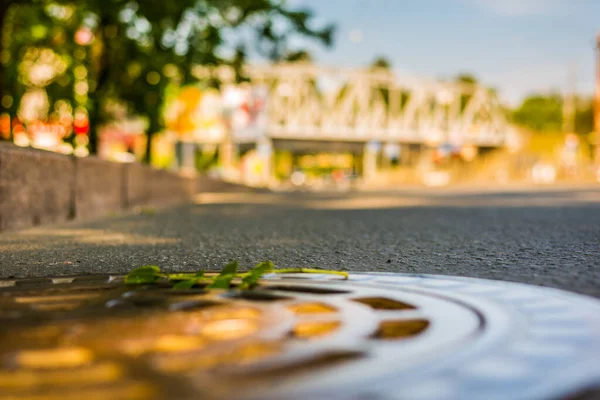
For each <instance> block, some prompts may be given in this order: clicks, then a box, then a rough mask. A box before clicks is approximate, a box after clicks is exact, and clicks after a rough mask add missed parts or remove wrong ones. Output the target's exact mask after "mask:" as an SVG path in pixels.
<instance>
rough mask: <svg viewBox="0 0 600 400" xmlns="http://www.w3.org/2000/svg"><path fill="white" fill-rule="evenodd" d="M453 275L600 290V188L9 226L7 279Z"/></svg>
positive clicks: (365, 196)
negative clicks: (201, 273)
mask: <svg viewBox="0 0 600 400" xmlns="http://www.w3.org/2000/svg"><path fill="white" fill-rule="evenodd" d="M231 259H238V260H239V261H240V263H241V264H242V266H244V267H248V266H251V265H253V263H256V262H258V261H262V260H265V259H271V260H273V261H274V262H275V263H276V264H277V265H278V266H286V267H291V266H303V267H309V266H310V267H321V268H331V269H347V270H356V271H393V272H407V273H427V274H449V275H462V276H470V277H481V278H491V279H502V280H508V281H517V282H524V283H531V284H540V285H546V286H551V287H557V288H563V289H567V290H572V291H576V292H580V293H586V294H589V295H593V296H596V297H600V187H595V188H579V189H562V190H558V189H534V190H514V191H502V192H499V191H497V192H475V191H469V190H459V189H444V190H434V191H427V190H424V189H411V190H408V189H407V190H404V191H401V190H399V191H393V192H392V191H390V192H377V193H366V192H356V193H348V194H344V193H334V194H325V193H319V194H306V193H297V194H278V193H276V194H269V193H252V194H250V193H229V194H205V195H200V196H199V197H198V200H197V204H193V205H187V206H182V207H178V208H173V209H167V210H158V211H155V210H143V211H142V212H140V213H138V214H136V215H125V216H116V217H109V218H105V219H103V220H99V221H91V222H88V223H69V224H63V225H55V226H46V227H41V228H36V229H31V230H26V231H21V232H8V233H3V234H0V277H2V278H8V277H9V276H15V277H22V276H48V275H68V274H84V273H107V272H115V273H119V272H120V273H122V272H126V271H128V270H130V269H131V268H133V267H136V266H140V265H145V264H156V265H160V266H162V267H164V268H168V269H170V270H186V271H187V270H197V269H200V268H211V269H214V268H218V267H220V266H222V265H223V264H224V263H226V262H227V261H228V260H231Z"/></svg>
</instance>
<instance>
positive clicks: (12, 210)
mask: <svg viewBox="0 0 600 400" xmlns="http://www.w3.org/2000/svg"><path fill="white" fill-rule="evenodd" d="M248 190H251V189H249V188H247V187H245V186H242V185H235V184H230V183H224V182H221V181H219V180H216V179H212V178H207V177H202V176H201V177H191V176H183V175H181V174H179V173H176V172H171V171H166V170H159V169H155V168H152V167H149V166H147V165H142V164H137V163H133V164H120V163H114V162H110V161H106V160H102V159H99V158H96V157H86V158H74V157H71V156H65V155H60V154H55V153H51V152H47V151H43V150H36V149H31V148H21V147H17V146H15V145H13V144H10V143H2V142H0V232H1V231H7V230H13V229H23V228H28V227H32V226H37V225H42V224H47V223H57V222H64V221H67V220H85V219H90V218H99V217H103V216H107V215H112V214H115V213H119V212H123V211H127V210H131V209H134V208H138V207H165V206H172V205H176V204H183V203H186V202H191V201H192V200H193V197H194V195H195V194H196V193H198V192H215V191H229V192H231V191H235V192H241V191H248Z"/></svg>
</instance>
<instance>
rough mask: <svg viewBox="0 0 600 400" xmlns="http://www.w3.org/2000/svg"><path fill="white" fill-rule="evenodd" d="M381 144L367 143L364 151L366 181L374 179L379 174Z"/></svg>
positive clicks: (364, 175)
mask: <svg viewBox="0 0 600 400" xmlns="http://www.w3.org/2000/svg"><path fill="white" fill-rule="evenodd" d="M378 153H379V145H378V144H375V143H367V144H365V149H364V152H363V179H364V180H365V182H369V181H371V180H373V179H374V178H375V177H376V176H377V156H378Z"/></svg>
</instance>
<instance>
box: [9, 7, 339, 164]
mask: <svg viewBox="0 0 600 400" xmlns="http://www.w3.org/2000/svg"><path fill="white" fill-rule="evenodd" d="M8 5H12V7H11V12H13V14H12V16H10V17H8V18H6V28H7V29H3V22H4V20H5V19H4V18H2V15H3V14H2V13H0V32H2V31H4V34H5V35H4V36H5V37H4V39H5V40H4V41H2V42H5V41H6V42H8V49H7V50H8V52H4V53H6V54H7V55H6V56H5V54H3V57H2V58H3V61H4V63H3V64H4V65H5V67H6V73H5V74H3V73H2V68H1V67H0V82H2V81H3V75H4V76H5V77H6V79H5V80H6V81H8V82H9V83H10V85H11V87H9V88H7V89H9V91H10V93H11V95H13V96H14V97H15V101H14V102H13V104H19V101H20V98H21V96H22V95H23V93H24V92H25V89H26V87H27V85H26V84H25V83H24V82H23V81H22V80H19V76H18V66H19V65H20V60H22V56H23V52H25V51H26V50H27V49H28V48H37V47H46V48H51V49H52V50H53V51H55V52H58V53H59V54H60V55H61V57H64V58H65V60H66V61H67V62H68V68H67V70H66V71H65V72H64V73H63V74H61V76H60V77H57V78H56V79H54V80H53V81H52V82H50V83H47V84H45V85H43V87H44V88H45V89H46V90H47V91H48V94H49V96H50V97H51V98H52V99H51V101H56V100H58V99H63V98H65V97H66V98H68V99H69V100H73V101H71V103H72V105H73V106H75V104H78V105H83V106H85V107H86V108H87V109H88V111H89V117H90V123H91V124H92V125H93V126H92V135H91V137H90V144H91V145H92V146H93V145H94V143H95V135H94V133H95V130H96V128H97V126H98V125H99V124H102V123H104V122H106V121H107V120H108V119H110V118H111V117H110V115H108V114H107V113H106V112H105V110H106V106H107V104H109V103H111V102H113V103H114V102H115V101H119V102H123V103H125V104H126V105H127V106H128V108H129V112H130V113H132V114H135V115H141V116H145V117H146V118H147V120H148V132H147V133H148V135H149V146H148V151H147V157H149V155H150V145H151V138H152V134H153V133H155V132H157V131H160V130H161V129H162V128H163V120H162V117H161V115H162V112H161V111H162V101H163V98H164V96H163V94H164V92H165V90H166V89H167V87H168V86H169V85H172V84H177V85H179V84H187V83H190V82H192V81H194V80H195V79H196V78H194V76H193V68H194V66H195V65H221V64H229V65H232V66H234V67H236V68H237V69H239V68H240V67H241V66H242V64H243V62H244V59H245V57H246V55H247V54H248V52H250V51H257V52H259V53H260V54H262V55H264V56H267V57H269V58H270V59H272V60H281V59H282V58H283V57H285V55H286V54H290V51H289V49H288V47H289V46H288V45H289V43H290V42H291V41H292V39H294V37H295V36H303V37H308V38H312V39H315V40H316V41H318V42H320V43H323V44H325V45H329V44H331V42H332V38H333V31H334V29H333V26H324V27H321V28H314V23H313V15H312V13H311V12H310V11H308V10H303V9H293V8H291V7H289V6H287V5H286V4H285V3H284V2H281V1H278V0H177V1H164V0H53V1H43V0H18V1H17V0H12V1H11V0H8V1H7V0H3V2H2V5H0V11H4V10H6V8H7V6H8ZM58 6H61V7H63V6H64V7H67V8H66V9H68V14H70V15H69V16H68V18H66V17H65V13H64V12H63V11H64V8H63V9H61V10H62V11H60V12H57V11H56V10H58V9H57V8H56V7H58ZM82 26H84V27H86V28H89V29H90V30H91V32H92V33H93V37H94V39H93V42H92V43H91V44H86V45H81V44H77V43H75V39H74V37H75V32H76V31H77V30H78V29H79V28H80V27H82ZM249 32H254V37H253V38H252V37H251V35H249V34H248V33H249ZM249 36H250V37H249ZM226 38H227V40H225V39H226ZM250 43H252V44H254V45H255V49H250V48H249V44H250ZM232 52H233V55H230V54H231V53H232ZM0 53H3V52H2V47H1V46H0ZM77 65H83V66H85V67H86V68H87V69H88V76H87V81H88V84H89V92H88V94H87V95H86V96H75V95H74V94H73V92H74V90H73V89H74V87H73V84H74V82H75V79H74V77H73V71H74V68H75V67H76V66H77ZM3 94H4V93H2V87H1V85H0V98H1V97H2V95H3ZM10 111H11V113H13V114H14V111H15V110H10Z"/></svg>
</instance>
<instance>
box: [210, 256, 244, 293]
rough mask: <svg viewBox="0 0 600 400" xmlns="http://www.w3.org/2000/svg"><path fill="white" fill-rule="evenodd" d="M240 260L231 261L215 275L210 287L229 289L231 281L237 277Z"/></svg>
mask: <svg viewBox="0 0 600 400" xmlns="http://www.w3.org/2000/svg"><path fill="white" fill-rule="evenodd" d="M237 268H238V262H237V261H233V262H230V263H229V264H227V265H226V266H225V268H223V270H222V271H221V273H220V274H219V275H218V276H216V277H215V280H214V281H213V283H211V284H210V285H209V286H208V288H209V289H229V286H231V281H232V280H233V278H235V274H236V272H237Z"/></svg>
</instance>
